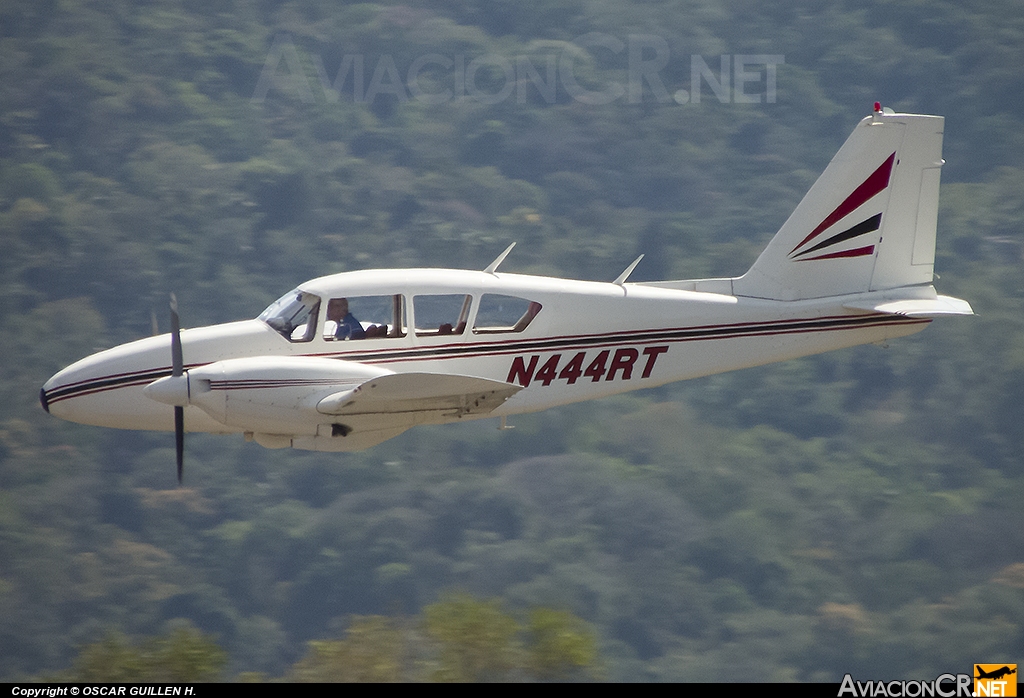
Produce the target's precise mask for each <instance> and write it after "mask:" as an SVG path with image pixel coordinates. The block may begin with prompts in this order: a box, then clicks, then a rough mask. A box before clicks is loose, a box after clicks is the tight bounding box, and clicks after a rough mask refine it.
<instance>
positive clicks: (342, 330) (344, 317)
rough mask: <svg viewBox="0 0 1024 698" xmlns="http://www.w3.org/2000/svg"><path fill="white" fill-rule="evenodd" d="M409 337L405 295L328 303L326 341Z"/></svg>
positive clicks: (333, 299) (345, 298)
mask: <svg viewBox="0 0 1024 698" xmlns="http://www.w3.org/2000/svg"><path fill="white" fill-rule="evenodd" d="M405 335H406V320H405V303H404V299H403V296H402V294H400V293H396V294H394V295H390V296H339V297H337V298H331V299H330V300H329V301H327V319H326V321H325V322H324V339H325V340H327V341H329V342H330V341H334V340H345V339H379V338H385V337H392V338H394V337H404V336H405Z"/></svg>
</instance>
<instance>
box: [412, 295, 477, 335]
mask: <svg viewBox="0 0 1024 698" xmlns="http://www.w3.org/2000/svg"><path fill="white" fill-rule="evenodd" d="M472 301H473V297H472V296H468V295H464V294H460V293H437V294H431V295H423V296H414V297H413V299H412V305H413V316H414V318H415V320H416V336H417V337H430V336H437V335H458V334H462V333H463V332H465V331H466V321H467V320H468V319H469V307H470V305H471V304H472Z"/></svg>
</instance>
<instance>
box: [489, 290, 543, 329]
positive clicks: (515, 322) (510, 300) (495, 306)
mask: <svg viewBox="0 0 1024 698" xmlns="http://www.w3.org/2000/svg"><path fill="white" fill-rule="evenodd" d="M540 309H541V304H540V303H537V302H535V301H529V300H526V299H525V298H517V297H516V296H503V295H500V294H497V293H485V294H484V295H483V296H481V298H480V309H479V310H477V311H476V321H475V322H474V323H473V333H474V334H492V333H495V334H496V333H499V332H522V331H523V330H525V329H526V327H527V325H529V324H530V323H531V322H532V321H533V318H535V317H537V313H539V312H540Z"/></svg>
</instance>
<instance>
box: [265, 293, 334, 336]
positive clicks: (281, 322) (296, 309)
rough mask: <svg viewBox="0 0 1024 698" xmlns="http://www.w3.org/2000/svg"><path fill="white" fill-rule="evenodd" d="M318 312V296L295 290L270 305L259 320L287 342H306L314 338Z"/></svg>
mask: <svg viewBox="0 0 1024 698" xmlns="http://www.w3.org/2000/svg"><path fill="white" fill-rule="evenodd" d="M319 311H320V297H319V296H314V295H313V294H312V293H306V292H304V291H300V290H298V289H295V290H294V291H289V292H288V293H286V294H284V295H283V296H281V297H280V298H278V299H277V300H276V301H274V302H273V303H271V304H270V306H269V307H268V308H267V309H266V310H264V311H263V312H262V313H260V317H259V319H260V320H262V321H263V322H265V323H267V324H268V325H270V326H271V327H272V328H274V329H275V330H277V331H278V332H279V333H280V334H281V336H282V337H284V338H285V339H287V340H288V341H289V342H308V341H310V340H311V339H313V337H315V336H316V319H317V315H318V313H319Z"/></svg>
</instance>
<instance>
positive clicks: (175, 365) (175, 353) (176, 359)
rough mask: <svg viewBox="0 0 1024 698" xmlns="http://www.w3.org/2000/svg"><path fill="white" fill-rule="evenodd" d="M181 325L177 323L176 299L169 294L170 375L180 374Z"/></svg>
mask: <svg viewBox="0 0 1024 698" xmlns="http://www.w3.org/2000/svg"><path fill="white" fill-rule="evenodd" d="M183 364H184V362H183V361H182V358H181V325H180V324H179V323H178V299H177V298H176V297H175V296H174V294H173V293H172V294H171V375H172V376H180V375H181V374H182V369H183Z"/></svg>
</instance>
